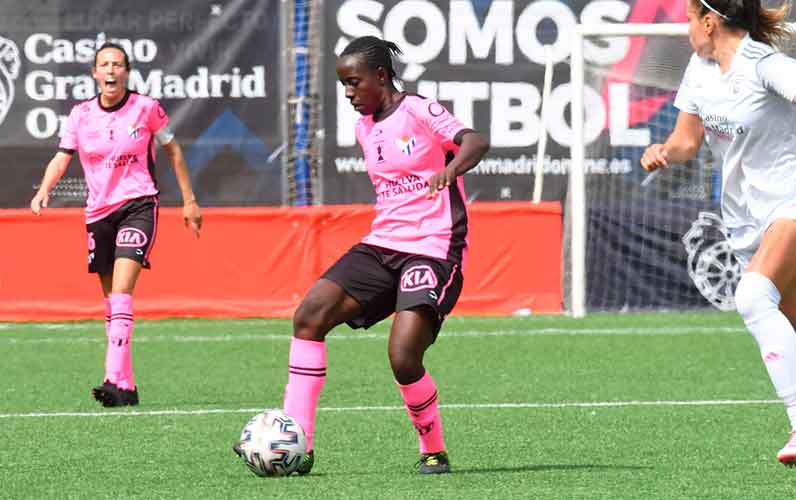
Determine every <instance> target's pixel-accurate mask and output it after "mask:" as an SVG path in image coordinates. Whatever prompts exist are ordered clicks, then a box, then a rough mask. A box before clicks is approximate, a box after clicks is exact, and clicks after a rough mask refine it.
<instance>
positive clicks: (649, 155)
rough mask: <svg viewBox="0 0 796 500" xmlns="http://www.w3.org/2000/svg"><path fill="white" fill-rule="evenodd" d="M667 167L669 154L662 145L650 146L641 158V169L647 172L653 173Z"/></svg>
mask: <svg viewBox="0 0 796 500" xmlns="http://www.w3.org/2000/svg"><path fill="white" fill-rule="evenodd" d="M668 166H669V154H668V153H667V152H666V149H664V147H663V144H652V145H651V146H649V147H648V148H647V149H645V150H644V154H643V155H642V156H641V168H643V169H644V170H646V171H647V172H653V171H655V170H658V169H659V168H666V167H668Z"/></svg>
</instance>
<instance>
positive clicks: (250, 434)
mask: <svg viewBox="0 0 796 500" xmlns="http://www.w3.org/2000/svg"><path fill="white" fill-rule="evenodd" d="M236 451H237V452H238V453H239V454H240V456H241V458H242V459H243V460H244V461H245V462H246V465H247V466H248V467H249V469H250V470H251V471H252V472H254V473H255V474H257V475H258V476H289V475H290V474H292V473H294V472H296V469H298V467H299V465H301V462H302V461H303V460H304V455H306V454H307V438H306V436H305V435H304V429H302V428H301V425H299V423H298V422H297V421H296V420H295V419H294V418H293V417H290V416H288V415H285V413H283V412H282V411H279V410H269V411H264V412H262V413H258V414H257V415H255V416H253V417H252V418H251V419H249V421H248V422H247V423H246V425H245V426H244V427H243V430H242V431H241V433H240V442H239V443H238V445H237V446H236Z"/></svg>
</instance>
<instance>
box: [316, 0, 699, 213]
mask: <svg viewBox="0 0 796 500" xmlns="http://www.w3.org/2000/svg"><path fill="white" fill-rule="evenodd" d="M684 6H685V2H683V1H681V0H643V1H642V0H636V1H632V0H631V1H619V0H570V1H563V0H562V1H558V0H537V1H530V0H517V1H513V0H384V1H373V0H327V1H326V2H325V9H326V10H327V11H328V12H327V13H326V15H325V16H324V18H325V29H324V38H325V50H326V53H325V56H326V58H325V61H326V64H325V67H324V68H323V75H324V78H325V79H326V85H325V87H324V96H325V102H324V126H325V129H326V134H325V146H324V148H325V152H324V173H323V181H324V193H323V198H324V202H325V203H356V202H370V201H373V199H374V195H373V193H372V191H373V190H372V188H371V186H370V183H369V179H368V178H367V174H366V173H365V167H364V163H363V160H362V155H361V152H360V149H359V146H358V145H357V144H355V138H354V123H355V122H356V120H357V118H358V115H357V113H356V112H355V111H354V110H353V109H352V108H351V106H350V104H349V103H348V101H347V100H346V99H345V96H344V94H343V90H342V86H341V85H339V84H338V83H336V76H335V73H334V61H335V57H336V54H338V53H340V51H342V49H343V48H344V47H345V45H346V44H347V43H348V42H350V41H351V40H352V39H353V38H356V37H358V36H364V35H375V36H378V37H380V38H385V39H387V40H390V41H393V42H395V43H396V44H397V45H398V46H399V47H400V48H401V49H402V50H403V52H404V55H403V57H402V61H401V64H399V67H398V73H399V74H398V77H399V78H400V79H401V80H402V82H403V85H404V88H405V89H406V90H408V91H411V92H417V93H418V94H421V95H424V96H426V97H430V98H436V99H437V100H439V101H441V102H442V103H443V104H444V105H445V106H447V107H448V109H450V111H452V112H453V113H454V114H455V115H456V116H457V117H458V118H459V119H460V120H462V122H464V124H465V125H466V126H471V127H473V128H474V129H476V130H478V131H479V132H482V133H484V134H485V135H486V136H487V137H489V139H490V143H491V150H490V152H489V154H488V156H487V157H486V158H485V159H484V160H483V161H482V162H481V164H480V165H479V166H478V167H476V168H475V169H474V170H473V171H471V172H470V173H468V174H467V176H466V177H465V186H466V188H467V194H468V197H469V198H470V199H471V200H501V199H507V200H511V199H514V200H528V199H530V198H531V193H532V188H533V175H532V170H533V168H534V167H535V164H536V151H537V143H538V138H539V131H540V125H541V123H542V121H541V117H540V115H541V105H542V86H543V80H544V72H545V61H546V55H545V50H546V49H545V45H548V46H549V49H550V52H549V54H550V56H549V57H550V58H551V59H552V61H553V62H554V74H553V85H552V92H551V96H550V99H549V101H548V108H549V111H548V112H547V115H546V117H545V118H546V119H545V123H546V126H547V128H548V135H549V139H548V142H547V150H546V155H545V161H544V164H543V165H544V166H543V168H544V173H545V181H544V194H543V198H544V199H547V200H562V199H563V198H564V197H565V195H566V185H567V172H568V169H569V157H570V152H569V146H570V141H571V137H572V131H571V128H570V125H569V123H570V120H569V113H570V111H569V104H570V101H571V94H572V92H571V87H570V84H569V80H570V73H569V55H570V51H571V42H572V39H571V36H570V34H571V33H572V32H573V31H574V29H575V25H576V24H577V23H581V22H582V23H598V22H613V23H617V22H636V23H652V22H673V21H678V22H680V21H684V20H685V17H684ZM636 49H640V50H636ZM644 51H645V49H644V47H639V46H632V44H631V41H630V40H629V39H628V38H627V37H614V38H610V37H609V38H601V39H598V40H589V41H587V42H586V43H585V46H584V53H585V63H586V65H587V67H600V68H605V69H606V71H615V70H618V69H619V70H627V69H630V70H631V72H632V70H633V69H634V67H635V66H637V65H638V64H641V63H643V58H641V59H639V58H638V57H637V56H638V54H645V52H644ZM683 55H684V56H686V57H687V55H688V53H687V51H686V52H683ZM628 61H630V62H629V64H628ZM678 62H679V61H678ZM677 70H679V68H675V71H677ZM679 76H680V75H676V77H677V78H678V79H679ZM625 90H626V87H621V88H617V89H616V91H610V92H609V91H608V89H605V88H603V85H602V83H600V84H599V85H598V84H596V83H594V82H591V84H590V83H588V82H587V88H586V90H585V99H586V115H587V117H586V123H587V125H586V131H585V132H586V138H587V140H588V141H590V142H592V143H605V144H606V147H605V148H603V149H604V151H603V152H598V153H596V154H594V155H593V156H592V157H590V158H587V169H588V171H589V173H591V174H598V175H603V176H606V177H610V176H636V177H638V176H640V175H641V173H640V172H639V171H638V170H639V167H638V165H637V161H634V159H633V158H629V157H627V155H625V156H620V155H615V154H612V153H611V152H610V151H608V150H610V149H611V148H622V147H626V146H627V147H633V148H635V150H637V151H640V144H639V141H638V139H639V133H638V131H636V130H632V128H633V127H634V126H636V125H639V123H638V122H635V121H634V120H633V114H634V113H635V111H636V109H635V108H636V107H635V106H634V103H633V99H634V96H633V95H632V93H630V92H627V91H625ZM669 91H671V89H669ZM669 97H671V95H669ZM658 106H659V107H660V106H662V104H661V105H658ZM609 110H610V113H609Z"/></svg>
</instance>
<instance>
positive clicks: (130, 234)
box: [116, 227, 147, 248]
mask: <svg viewBox="0 0 796 500" xmlns="http://www.w3.org/2000/svg"><path fill="white" fill-rule="evenodd" d="M146 242H147V237H146V233H144V232H143V231H141V230H140V229H136V228H134V227H125V228H123V229H122V230H121V231H119V233H118V234H117V235H116V246H117V247H134V248H135V247H142V246H144V245H146Z"/></svg>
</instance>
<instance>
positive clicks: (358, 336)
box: [0, 327, 746, 344]
mask: <svg viewBox="0 0 796 500" xmlns="http://www.w3.org/2000/svg"><path fill="white" fill-rule="evenodd" d="M745 331H746V330H745V329H744V328H742V327H718V328H711V327H679V328H676V327H649V328H633V327H628V328H529V329H522V330H516V329H515V330H465V331H459V332H457V331H452V332H446V331H445V330H443V331H442V332H441V333H440V338H443V339H445V338H462V337H535V336H553V335H563V336H567V335H573V336H574V335H612V336H619V335H665V336H678V335H693V334H700V335H714V334H727V333H743V332H745ZM388 335H389V334H388V333H386V332H384V333H347V334H343V335H339V334H334V333H332V334H331V335H329V336H328V337H327V339H328V340H331V341H338V340H373V339H386V338H387V336H388ZM290 339H291V336H290V335H284V334H283V335H275V334H247V335H154V336H146V335H139V336H135V335H134V338H133V342H134V343H136V344H138V343H150V342H154V343H164V342H174V343H198V344H199V343H223V342H266V341H277V342H287V341H289V340H290ZM105 342H106V339H105V337H104V336H100V335H96V336H92V337H71V336H65V337H45V338H25V337H2V336H0V344H4V343H7V344H98V343H103V344H104V343H105Z"/></svg>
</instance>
